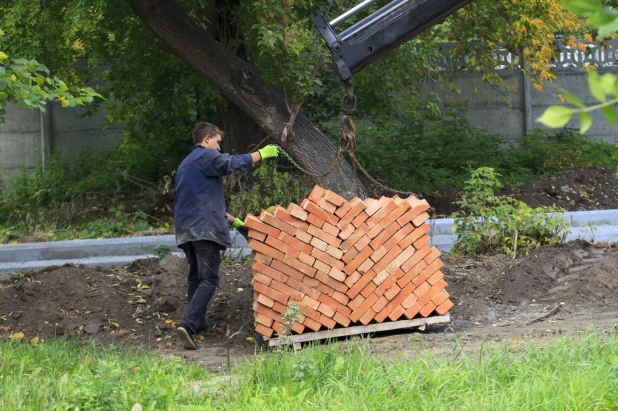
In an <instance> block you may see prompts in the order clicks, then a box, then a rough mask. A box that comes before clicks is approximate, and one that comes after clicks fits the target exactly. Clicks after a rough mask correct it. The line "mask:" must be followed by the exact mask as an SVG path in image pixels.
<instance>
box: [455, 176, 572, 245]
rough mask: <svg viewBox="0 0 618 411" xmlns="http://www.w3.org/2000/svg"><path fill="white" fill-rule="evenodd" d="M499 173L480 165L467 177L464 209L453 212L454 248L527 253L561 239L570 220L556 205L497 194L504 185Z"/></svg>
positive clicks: (564, 235) (461, 204)
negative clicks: (533, 204)
mask: <svg viewBox="0 0 618 411" xmlns="http://www.w3.org/2000/svg"><path fill="white" fill-rule="evenodd" d="M498 177H500V175H499V174H497V173H496V172H495V171H494V170H493V169H492V168H488V167H481V168H479V169H477V170H475V171H474V172H472V176H471V178H470V180H468V181H466V186H465V189H464V194H463V195H462V197H461V201H458V202H457V203H458V204H459V205H460V206H461V211H458V212H456V213H454V214H453V216H454V217H455V231H456V233H457V242H456V244H455V251H459V252H465V253H498V252H505V253H506V254H508V255H511V256H516V255H525V254H528V253H530V252H531V251H532V250H534V249H535V248H537V247H539V246H541V245H545V244H556V243H560V242H562V241H563V240H564V239H565V237H566V234H567V233H568V231H567V222H566V221H565V220H564V218H562V210H560V209H557V208H549V207H539V208H531V207H529V206H528V205H526V204H525V203H522V202H521V201H518V200H515V199H513V198H510V197H497V196H495V195H494V191H495V190H498V189H500V188H501V187H502V184H501V183H500V182H499V181H498Z"/></svg>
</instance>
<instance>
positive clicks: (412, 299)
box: [401, 293, 418, 310]
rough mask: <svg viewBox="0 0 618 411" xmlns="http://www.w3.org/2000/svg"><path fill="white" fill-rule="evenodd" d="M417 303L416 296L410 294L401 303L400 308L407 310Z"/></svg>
mask: <svg viewBox="0 0 618 411" xmlns="http://www.w3.org/2000/svg"><path fill="white" fill-rule="evenodd" d="M417 301H418V297H417V296H416V294H414V293H412V294H410V295H409V296H407V297H406V298H405V300H403V301H402V302H401V306H402V307H403V308H405V309H406V310H407V309H409V308H410V307H412V306H413V305H414V304H416V302H417Z"/></svg>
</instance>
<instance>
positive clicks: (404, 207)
mask: <svg viewBox="0 0 618 411" xmlns="http://www.w3.org/2000/svg"><path fill="white" fill-rule="evenodd" d="M409 208H410V204H409V203H407V202H405V201H404V202H403V203H401V204H399V205H398V206H397V208H395V209H394V210H393V211H391V212H390V213H389V214H388V215H387V216H386V217H384V218H383V219H382V220H381V221H380V224H381V225H382V226H383V227H385V228H386V227H388V226H389V225H391V224H392V223H394V222H395V221H397V219H398V218H399V217H401V216H402V215H404V214H405V212H406V211H408V209H409Z"/></svg>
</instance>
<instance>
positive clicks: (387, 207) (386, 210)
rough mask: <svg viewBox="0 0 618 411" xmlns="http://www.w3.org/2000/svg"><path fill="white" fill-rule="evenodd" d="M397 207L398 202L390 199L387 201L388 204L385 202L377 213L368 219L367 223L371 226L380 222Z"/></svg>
mask: <svg viewBox="0 0 618 411" xmlns="http://www.w3.org/2000/svg"><path fill="white" fill-rule="evenodd" d="M396 208H397V204H396V203H395V202H394V201H393V200H389V201H387V202H386V204H384V205H383V206H382V208H381V209H380V210H379V211H378V212H377V213H375V214H374V215H372V216H371V217H370V218H369V219H368V220H367V225H368V226H369V227H373V226H375V225H376V224H378V223H379V222H380V221H382V219H383V218H384V217H386V216H387V215H389V214H390V212H391V211H393V210H395V209H396Z"/></svg>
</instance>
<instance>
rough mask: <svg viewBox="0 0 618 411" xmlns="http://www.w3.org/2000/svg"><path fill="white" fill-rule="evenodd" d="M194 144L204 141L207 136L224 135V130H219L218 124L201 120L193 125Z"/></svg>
mask: <svg viewBox="0 0 618 411" xmlns="http://www.w3.org/2000/svg"><path fill="white" fill-rule="evenodd" d="M192 134H193V144H200V143H201V142H202V141H204V138H205V137H206V136H211V137H214V136H216V135H217V134H219V135H220V136H221V137H223V131H221V130H219V128H218V127H217V126H215V125H214V124H211V123H207V122H205V121H200V122H199V123H196V124H195V125H194V126H193V132H192Z"/></svg>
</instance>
